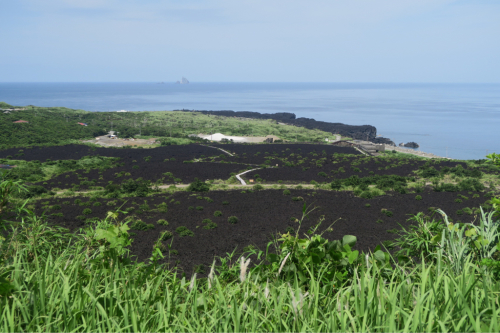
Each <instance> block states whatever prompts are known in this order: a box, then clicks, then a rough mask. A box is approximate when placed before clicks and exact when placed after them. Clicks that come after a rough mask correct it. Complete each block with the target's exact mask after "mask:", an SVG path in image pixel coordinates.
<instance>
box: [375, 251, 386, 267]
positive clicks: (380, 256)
mask: <svg viewBox="0 0 500 333" xmlns="http://www.w3.org/2000/svg"><path fill="white" fill-rule="evenodd" d="M373 256H374V257H375V260H377V261H379V262H381V263H382V264H385V253H384V252H383V251H381V250H378V251H376V252H375V253H374V254H373Z"/></svg>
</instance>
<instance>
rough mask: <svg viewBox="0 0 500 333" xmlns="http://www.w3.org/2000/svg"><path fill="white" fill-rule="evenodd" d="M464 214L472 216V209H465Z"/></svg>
mask: <svg viewBox="0 0 500 333" xmlns="http://www.w3.org/2000/svg"><path fill="white" fill-rule="evenodd" d="M462 210H463V212H464V213H465V214H467V215H472V209H470V208H469V207H465V208H464V209H462Z"/></svg>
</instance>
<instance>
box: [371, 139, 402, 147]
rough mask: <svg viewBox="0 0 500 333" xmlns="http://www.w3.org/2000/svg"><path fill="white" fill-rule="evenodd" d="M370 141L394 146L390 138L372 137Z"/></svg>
mask: <svg viewBox="0 0 500 333" xmlns="http://www.w3.org/2000/svg"><path fill="white" fill-rule="evenodd" d="M370 141H371V142H373V143H379V144H384V145H389V146H395V145H396V144H395V143H394V141H392V140H391V139H387V138H382V137H380V138H375V139H372V140H370Z"/></svg>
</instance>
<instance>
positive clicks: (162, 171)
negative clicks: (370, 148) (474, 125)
mask: <svg viewBox="0 0 500 333" xmlns="http://www.w3.org/2000/svg"><path fill="white" fill-rule="evenodd" d="M218 148H221V149H224V150H225V151H227V152H229V153H230V154H232V155H233V156H231V155H229V154H227V153H225V152H223V151H222V150H221V149H218ZM85 156H108V157H118V158H120V160H119V161H118V163H117V166H116V167H113V168H110V169H107V170H99V169H92V170H76V171H71V172H66V173H63V174H60V175H58V176H56V177H54V178H52V179H50V180H48V181H46V182H39V183H37V184H38V185H42V186H44V187H45V188H47V189H54V188H58V189H73V190H80V191H86V190H96V189H103V188H104V187H105V186H106V185H108V184H110V183H113V184H117V185H119V184H121V183H123V182H125V181H128V180H131V179H132V180H136V179H138V178H142V179H146V180H150V181H152V182H155V183H156V184H158V185H161V184H165V185H169V184H189V183H191V182H193V180H194V179H195V178H198V179H201V180H228V179H230V177H231V176H232V175H235V174H238V173H241V172H243V171H245V170H250V169H254V168H258V170H255V171H251V172H249V173H247V174H245V175H244V178H246V179H247V180H249V179H253V180H254V182H257V183H261V184H264V185H265V184H283V185H285V184H287V185H291V184H309V183H310V182H311V181H315V182H317V183H330V182H332V181H334V180H336V179H346V178H349V177H352V176H358V177H359V178H360V179H362V178H364V177H370V176H376V175H397V176H403V177H415V178H416V179H417V180H419V179H420V178H419V173H418V172H420V171H419V170H422V169H425V168H427V169H428V168H429V167H431V168H432V170H434V171H435V172H438V173H439V170H442V169H443V168H446V169H450V168H454V167H457V166H458V165H460V167H461V168H463V169H464V170H466V171H467V169H468V166H467V164H466V163H464V162H454V161H448V160H422V159H403V158H400V159H398V158H386V157H381V158H380V157H370V156H365V155H363V154H361V153H360V152H359V151H357V150H355V149H352V148H345V147H335V146H331V145H313V144H297V145H294V144H261V145H243V144H224V145H212V146H211V147H210V146H204V145H199V144H191V145H185V146H163V147H159V148H153V149H132V148H125V149H124V148H95V147H89V146H85V145H67V146H55V147H34V148H24V149H23V150H22V151H20V149H9V150H5V151H0V158H10V159H23V160H26V161H35V160H38V161H40V162H46V161H57V160H69V159H81V158H83V157H85ZM460 167H459V168H460ZM443 170H444V169H443ZM493 174H495V172H493ZM495 177H498V174H495ZM427 185H429V183H428V184H427ZM95 186H100V188H96V187H95ZM289 191H290V193H288V192H286V191H284V188H281V189H269V188H267V189H262V190H258V189H253V187H252V186H247V187H245V188H243V187H239V188H237V189H235V188H231V187H230V188H229V189H227V190H217V191H215V190H214V191H209V192H203V193H197V192H187V191H178V192H175V193H170V192H167V193H165V192H160V193H156V194H154V195H153V196H148V197H128V198H112V197H107V196H106V195H107V194H106V193H105V192H99V193H101V194H98V195H96V196H94V197H92V199H90V198H89V197H88V196H87V197H84V196H82V195H81V194H79V193H78V192H76V193H75V194H74V196H73V197H50V198H45V199H41V200H38V201H36V203H35V204H34V209H35V211H36V213H37V214H41V213H43V212H45V215H46V216H47V218H48V219H49V221H50V222H51V223H54V224H56V225H61V226H63V227H66V228H68V229H70V230H71V231H77V230H78V229H80V228H84V227H86V226H87V225H88V223H91V221H92V220H94V221H95V220H96V219H103V218H105V217H106V214H107V212H108V211H115V210H117V209H119V210H121V211H127V213H128V214H126V215H125V214H122V218H128V219H130V223H129V225H130V226H133V230H131V232H132V233H133V239H134V241H133V243H132V246H131V248H130V250H131V254H132V255H134V256H135V257H136V258H137V259H138V260H141V261H142V260H146V259H147V258H149V257H150V256H151V253H152V250H153V245H154V244H155V243H156V241H157V240H158V239H159V237H160V235H162V234H163V233H164V232H165V231H168V232H170V233H171V237H165V239H164V240H163V241H162V243H163V244H164V245H165V246H166V247H168V246H169V245H171V248H170V251H168V250H166V251H165V255H166V259H165V261H168V262H169V264H170V265H171V266H176V267H178V268H179V269H181V270H182V271H183V272H185V273H186V274H188V275H189V274H191V273H192V272H193V270H194V268H195V267H196V266H197V265H205V267H206V266H208V265H210V264H211V263H212V260H213V258H214V256H216V257H218V256H226V254H227V253H231V252H233V250H235V249H237V251H243V250H244V249H246V248H248V247H253V248H257V249H260V250H263V251H265V250H266V247H267V246H268V244H269V242H271V241H272V239H273V237H279V234H280V233H285V232H290V231H292V230H297V228H298V227H299V224H298V223H297V222H296V219H300V218H301V216H302V208H303V206H304V204H306V205H307V206H309V207H310V208H313V207H316V209H315V210H314V211H313V212H312V213H311V214H310V215H309V216H308V218H307V219H305V220H304V222H303V224H302V227H301V233H302V232H304V233H305V232H307V231H308V230H309V229H310V228H311V227H313V226H314V225H316V223H317V222H318V221H319V220H320V219H321V218H324V221H323V222H322V225H321V227H320V229H319V230H321V231H323V230H325V229H326V228H327V227H329V226H330V225H331V224H332V223H334V222H335V224H334V225H333V226H332V230H331V231H326V232H325V234H324V236H325V237H326V238H328V239H340V238H342V237H343V236H344V235H348V234H350V235H355V236H356V237H357V238H358V243H357V246H356V248H357V249H358V250H364V251H368V250H372V249H374V248H375V246H377V245H378V244H380V243H382V242H384V241H390V240H391V239H394V237H395V234H394V230H399V229H400V228H401V226H405V227H407V226H409V225H410V224H411V223H412V222H411V221H409V220H408V219H409V218H410V217H411V216H412V215H413V214H417V213H419V212H423V213H425V214H427V215H430V214H431V213H432V211H433V209H435V208H440V209H442V210H443V211H445V212H446V213H447V214H448V215H449V217H450V218H451V219H452V220H453V221H461V222H472V221H473V220H474V215H473V214H472V213H471V212H472V211H475V212H476V213H477V210H475V208H478V207H480V206H481V205H483V204H484V203H485V201H487V200H488V197H487V191H482V192H479V191H477V192H476V191H455V192H435V191H434V190H433V189H432V188H431V187H430V186H426V187H423V188H422V191H421V192H420V193H415V192H413V191H412V190H411V189H410V190H408V191H406V194H401V193H404V192H396V191H393V190H387V191H386V192H385V194H384V195H381V196H377V197H373V198H370V199H366V198H361V197H357V196H355V195H354V192H352V191H327V190H319V189H313V188H309V189H296V188H295V186H292V187H291V188H290V189H289ZM96 193H97V192H96ZM464 212H465V213H464ZM468 213H470V214H468ZM230 217H236V219H233V220H232V222H235V223H230V222H229V218H230ZM161 220H164V221H161ZM179 227H185V228H181V229H184V231H186V228H187V232H185V233H184V235H181V229H179ZM189 231H190V232H189ZM386 244H387V243H386ZM270 250H273V246H271V247H270Z"/></svg>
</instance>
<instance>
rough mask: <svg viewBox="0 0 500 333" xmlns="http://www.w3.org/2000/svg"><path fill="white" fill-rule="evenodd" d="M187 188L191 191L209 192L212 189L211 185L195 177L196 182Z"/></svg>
mask: <svg viewBox="0 0 500 333" xmlns="http://www.w3.org/2000/svg"><path fill="white" fill-rule="evenodd" d="M187 190H188V191H191V192H207V191H209V190H210V185H209V184H207V183H205V182H202V181H201V180H199V179H198V178H195V179H194V182H192V183H191V184H189V186H188V188H187Z"/></svg>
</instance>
